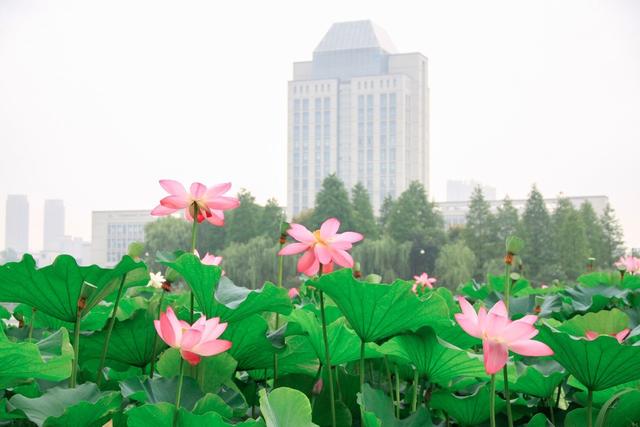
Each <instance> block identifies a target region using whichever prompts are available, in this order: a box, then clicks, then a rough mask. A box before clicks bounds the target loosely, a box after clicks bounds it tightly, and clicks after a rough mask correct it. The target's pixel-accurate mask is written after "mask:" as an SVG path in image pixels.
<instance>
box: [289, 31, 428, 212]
mask: <svg viewBox="0 0 640 427" xmlns="http://www.w3.org/2000/svg"><path fill="white" fill-rule="evenodd" d="M427 82H428V75H427V58H426V57H425V56H424V55H422V54H420V53H397V50H396V48H395V46H394V45H393V43H392V42H391V40H390V39H389V36H388V35H387V34H386V33H385V32H384V30H382V29H381V28H380V27H378V26H376V25H375V24H373V23H372V22H370V21H355V22H341V23H337V24H333V25H332V26H331V28H330V29H329V32H328V33H327V34H326V35H325V36H324V38H323V39H322V41H321V42H320V44H319V45H318V46H317V47H316V49H315V50H314V52H313V59H312V60H311V61H305V62H296V63H294V64H293V80H291V81H290V82H289V105H288V110H289V113H288V123H289V124H288V149H287V211H288V212H287V213H288V215H289V217H293V216H295V215H297V214H299V213H300V212H302V211H304V210H306V209H309V208H312V207H313V205H314V201H315V195H316V193H317V192H318V191H319V190H320V188H321V184H322V181H323V179H324V178H325V177H326V176H327V175H329V174H332V173H335V174H337V176H338V177H339V178H340V179H341V180H342V181H343V182H344V183H345V185H346V186H347V188H351V187H353V186H354V185H355V184H356V183H358V182H360V183H362V184H363V185H364V186H365V187H366V188H367V190H368V191H369V194H370V196H371V202H372V204H373V207H374V209H375V210H376V211H377V210H379V208H380V206H381V204H382V201H383V200H384V198H385V197H386V196H388V195H389V196H392V197H394V198H395V197H397V196H398V195H399V194H400V193H402V192H403V191H404V190H405V189H406V188H407V187H408V186H409V183H411V182H412V181H419V182H421V183H422V184H423V185H424V186H425V188H427V189H428V188H429V86H428V83H427Z"/></svg>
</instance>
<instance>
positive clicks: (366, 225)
mask: <svg viewBox="0 0 640 427" xmlns="http://www.w3.org/2000/svg"><path fill="white" fill-rule="evenodd" d="M351 203H352V205H353V230H354V231H357V232H358V233H362V234H363V235H364V236H365V237H367V238H368V239H376V238H377V237H378V235H379V233H378V224H377V223H376V218H375V216H374V215H373V207H372V206H371V199H370V198H369V192H368V191H367V189H366V188H364V185H362V184H361V183H357V184H356V185H355V186H354V187H353V188H352V189H351Z"/></svg>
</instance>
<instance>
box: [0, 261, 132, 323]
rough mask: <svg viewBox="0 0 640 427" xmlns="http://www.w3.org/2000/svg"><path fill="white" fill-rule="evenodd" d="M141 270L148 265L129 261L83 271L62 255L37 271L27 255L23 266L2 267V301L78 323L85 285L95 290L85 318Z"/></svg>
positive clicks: (83, 269) (87, 268)
mask: <svg viewBox="0 0 640 427" xmlns="http://www.w3.org/2000/svg"><path fill="white" fill-rule="evenodd" d="M138 268H144V264H143V263H141V262H135V261H133V260H131V258H128V257H125V258H124V259H123V260H122V261H121V262H120V263H119V264H118V265H117V266H116V268H113V269H105V268H100V267H98V266H96V265H91V266H88V267H81V266H79V265H78V264H77V263H76V260H75V259H74V258H73V257H71V256H69V255H60V256H58V257H57V258H56V259H55V260H54V262H53V264H51V265H48V266H46V267H43V268H36V262H35V260H34V259H33V257H32V256H31V255H28V254H27V255H25V256H24V257H23V258H22V261H20V262H10V263H7V264H5V265H3V266H0V301H3V302H20V303H24V304H27V305H29V306H31V307H35V308H36V309H37V310H38V311H41V312H43V313H46V314H48V315H50V316H53V317H55V318H56V319H59V320H63V321H66V322H75V321H76V317H77V316H76V315H77V312H78V299H79V298H80V293H81V291H82V286H83V284H84V283H85V282H87V283H90V284H92V285H93V286H95V289H93V288H92V291H91V292H89V293H88V294H87V297H86V302H85V306H84V308H83V310H82V313H81V314H82V315H85V314H86V313H88V312H89V311H90V310H91V309H92V308H93V307H95V306H96V305H97V304H98V303H99V302H100V301H102V300H103V299H104V298H105V297H106V296H107V295H109V294H110V293H112V292H113V291H114V290H116V289H117V287H118V286H119V285H120V281H121V278H122V277H123V275H124V274H127V273H129V272H130V271H132V270H134V269H138Z"/></svg>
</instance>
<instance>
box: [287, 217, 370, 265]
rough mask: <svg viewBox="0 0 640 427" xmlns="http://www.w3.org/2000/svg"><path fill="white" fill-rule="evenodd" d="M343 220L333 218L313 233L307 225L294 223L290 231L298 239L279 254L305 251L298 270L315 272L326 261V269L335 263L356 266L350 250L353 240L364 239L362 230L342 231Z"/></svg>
mask: <svg viewBox="0 0 640 427" xmlns="http://www.w3.org/2000/svg"><path fill="white" fill-rule="evenodd" d="M339 228H340V221H338V220H337V219H335V218H329V219H328V220H326V221H325V222H323V223H322V225H321V226H320V230H316V231H314V232H313V233H312V232H311V231H309V230H308V229H307V227H305V226H304V225H300V224H291V228H289V230H287V234H289V236H291V237H293V238H294V239H296V240H297V242H296V243H291V244H289V245H287V246H285V247H284V248H282V249H281V250H280V252H278V255H295V254H299V253H302V252H304V255H302V257H300V259H299V260H298V272H300V273H303V274H306V275H307V276H313V275H314V274H317V273H318V271H319V270H320V266H321V265H322V272H323V273H330V272H332V271H333V264H334V263H336V264H338V265H340V266H342V267H348V268H351V267H353V258H351V255H349V253H348V252H347V251H348V250H349V249H351V248H352V247H353V244H354V243H356V242H359V241H360V240H362V239H363V236H362V234H360V233H354V232H353V231H347V232H344V233H338V229H339Z"/></svg>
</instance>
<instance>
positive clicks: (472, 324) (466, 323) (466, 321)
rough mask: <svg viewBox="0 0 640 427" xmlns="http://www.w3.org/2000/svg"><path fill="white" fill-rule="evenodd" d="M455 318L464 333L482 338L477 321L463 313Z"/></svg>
mask: <svg viewBox="0 0 640 427" xmlns="http://www.w3.org/2000/svg"><path fill="white" fill-rule="evenodd" d="M413 286H414V287H413V289H414V292H415V289H417V285H416V284H415V283H414V285H413ZM474 314H475V313H474ZM454 317H455V319H456V322H458V325H460V327H461V328H462V330H463V331H465V332H466V333H467V334H469V335H471V336H472V337H476V338H482V331H481V330H480V328H479V327H478V322H477V319H473V318H471V317H469V316H465V315H464V314H462V313H456V314H455V315H454Z"/></svg>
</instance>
